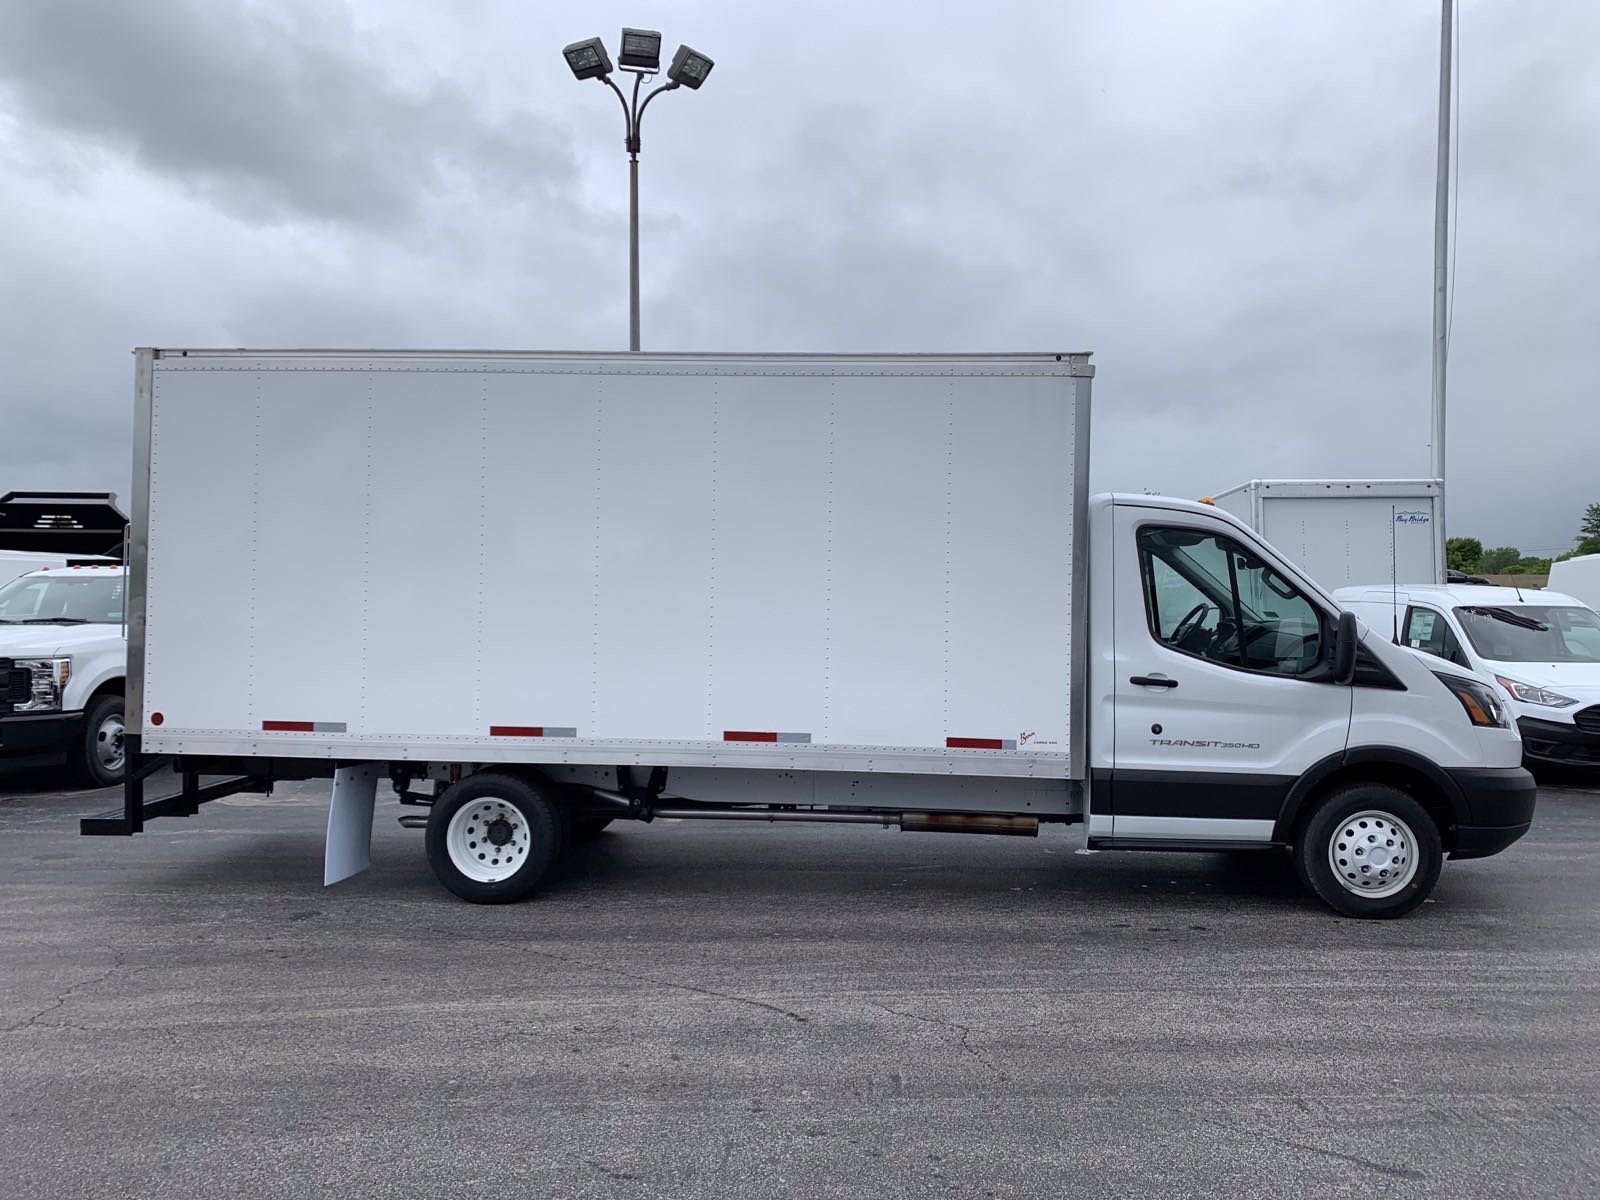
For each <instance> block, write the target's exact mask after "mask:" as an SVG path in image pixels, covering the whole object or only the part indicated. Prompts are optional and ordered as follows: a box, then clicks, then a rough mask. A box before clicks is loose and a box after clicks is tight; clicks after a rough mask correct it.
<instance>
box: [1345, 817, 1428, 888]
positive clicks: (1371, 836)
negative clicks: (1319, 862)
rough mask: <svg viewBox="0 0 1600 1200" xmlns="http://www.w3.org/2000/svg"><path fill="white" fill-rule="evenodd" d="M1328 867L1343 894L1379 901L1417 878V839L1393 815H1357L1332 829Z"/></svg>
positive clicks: (1402, 822) (1408, 828) (1407, 826)
mask: <svg viewBox="0 0 1600 1200" xmlns="http://www.w3.org/2000/svg"><path fill="white" fill-rule="evenodd" d="M1328 866H1330V867H1331V868H1333V877H1334V878H1335V879H1337V880H1338V881H1339V885H1340V886H1341V887H1342V888H1344V890H1345V891H1347V892H1351V893H1353V894H1355V895H1357V896H1366V897H1367V898H1368V899H1372V900H1382V899H1383V898H1384V897H1385V896H1392V895H1394V894H1395V893H1396V892H1399V891H1402V890H1404V888H1405V887H1406V886H1407V885H1408V884H1410V882H1411V881H1412V880H1413V879H1415V878H1416V875H1417V838H1416V835H1415V834H1414V833H1412V832H1411V826H1409V825H1407V824H1406V823H1405V822H1404V821H1402V820H1401V819H1400V818H1399V817H1397V816H1395V815H1394V814H1393V813H1386V812H1382V811H1380V810H1378V809H1368V810H1366V811H1365V812H1358V813H1355V814H1354V815H1352V816H1348V817H1346V818H1345V819H1344V820H1342V821H1340V822H1339V824H1338V825H1336V826H1334V830H1333V834H1332V836H1331V837H1329V838H1328Z"/></svg>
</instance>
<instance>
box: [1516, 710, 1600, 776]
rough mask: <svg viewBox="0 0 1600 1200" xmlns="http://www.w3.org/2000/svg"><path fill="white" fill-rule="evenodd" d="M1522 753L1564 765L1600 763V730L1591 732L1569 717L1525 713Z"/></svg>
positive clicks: (1520, 729)
mask: <svg viewBox="0 0 1600 1200" xmlns="http://www.w3.org/2000/svg"><path fill="white" fill-rule="evenodd" d="M1517 731H1518V732H1519V733H1521V734H1522V755H1523V757H1524V758H1526V759H1529V760H1531V761H1533V762H1541V763H1549V764H1551V765H1552V766H1563V767H1600V733H1588V732H1585V731H1584V730H1582V729H1579V728H1578V727H1577V726H1576V725H1573V724H1570V723H1568V722H1565V721H1541V720H1539V718H1538V717H1521V718H1519V719H1518V721H1517Z"/></svg>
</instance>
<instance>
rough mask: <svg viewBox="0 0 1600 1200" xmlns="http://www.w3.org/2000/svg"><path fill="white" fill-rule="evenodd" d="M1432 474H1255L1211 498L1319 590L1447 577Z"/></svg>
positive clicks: (1437, 491)
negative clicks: (1313, 476) (1375, 581)
mask: <svg viewBox="0 0 1600 1200" xmlns="http://www.w3.org/2000/svg"><path fill="white" fill-rule="evenodd" d="M1441 493H1442V489H1441V488H1440V485H1439V481H1438V480H1437V479H1252V480H1251V481H1250V482H1249V483H1242V484H1240V485H1239V486H1238V487H1235V488H1229V489H1228V490H1227V491H1225V492H1218V493H1217V494H1216V495H1215V496H1213V497H1211V498H1210V501H1211V503H1213V504H1215V505H1216V506H1217V507H1218V508H1221V509H1224V510H1226V511H1227V512H1230V513H1232V514H1233V515H1234V516H1236V517H1238V518H1239V519H1240V520H1241V521H1243V522H1244V523H1245V524H1246V525H1248V526H1250V528H1251V529H1254V530H1255V531H1256V532H1257V533H1259V534H1260V535H1261V536H1262V537H1264V538H1266V539H1267V541H1269V542H1271V543H1272V544H1273V545H1274V546H1275V547H1277V548H1278V549H1279V550H1281V551H1282V552H1283V553H1284V554H1285V555H1287V556H1288V557H1289V559H1290V560H1291V561H1293V563H1294V564H1295V565H1296V566H1297V567H1299V568H1300V569H1301V570H1302V571H1304V572H1305V573H1306V574H1308V575H1310V576H1311V578H1313V579H1315V580H1316V581H1317V582H1318V583H1320V584H1322V585H1323V586H1324V587H1329V588H1337V587H1344V586H1346V585H1348V584H1355V583H1364V582H1366V581H1367V580H1371V579H1415V580H1419V581H1426V582H1432V583H1442V582H1444V542H1443V540H1442V538H1441V537H1440V536H1439V535H1440V524H1439V522H1440V519H1441V514H1440V513H1439V511H1438V508H1439V497H1440V495H1441Z"/></svg>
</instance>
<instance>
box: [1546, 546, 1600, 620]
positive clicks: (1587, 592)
mask: <svg viewBox="0 0 1600 1200" xmlns="http://www.w3.org/2000/svg"><path fill="white" fill-rule="evenodd" d="M1549 586H1550V590H1551V591H1554V592H1562V593H1564V594H1566V595H1568V596H1571V597H1573V598H1574V599H1576V600H1577V601H1578V603H1580V604H1586V605H1588V606H1589V607H1590V608H1593V609H1600V554H1581V555H1579V556H1578V557H1577V558H1567V559H1563V560H1562V561H1560V562H1556V563H1551V564H1550V583H1549Z"/></svg>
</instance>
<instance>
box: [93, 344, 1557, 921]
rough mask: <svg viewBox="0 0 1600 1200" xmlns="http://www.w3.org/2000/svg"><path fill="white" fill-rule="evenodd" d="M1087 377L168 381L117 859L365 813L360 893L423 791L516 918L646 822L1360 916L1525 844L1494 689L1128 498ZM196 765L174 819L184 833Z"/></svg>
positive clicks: (1184, 514) (165, 360)
mask: <svg viewBox="0 0 1600 1200" xmlns="http://www.w3.org/2000/svg"><path fill="white" fill-rule="evenodd" d="M1093 373H1094V372H1093V368H1092V367H1091V365H1090V363H1089V358H1088V355H1086V354H1016V355H774V354H762V355H713V354H538V353H452V352H436V353H425V352H412V353H406V352H390V351H384V352H378V351H351V352H338V351H313V352H272V351H243V350H236V351H208V350H142V351H140V352H139V353H138V357H137V373H136V381H137V384H136V417H135V471H134V474H135V490H136V506H135V516H134V525H133V528H134V531H135V537H134V539H133V542H132V559H131V571H132V578H131V585H130V592H129V607H130V613H129V628H130V639H131V640H130V648H129V649H130V662H129V667H130V671H129V677H130V684H129V688H130V690H129V697H128V700H129V716H128V719H129V729H130V734H129V743H130V746H131V747H132V749H133V751H134V753H133V757H132V758H131V760H130V761H131V763H132V765H133V767H134V769H131V770H130V771H129V775H128V779H129V782H128V786H127V790H126V797H125V802H124V805H123V808H122V809H121V810H120V811H118V812H116V813H113V814H109V815H107V816H104V817H98V818H89V819H86V820H85V821H84V822H83V830H84V832H85V833H90V834H127V833H133V832H136V831H138V830H139V829H141V828H143V824H144V822H145V821H146V820H147V819H149V818H151V817H154V816H161V815H172V814H186V813H193V812H195V811H197V809H198V806H199V805H200V804H202V803H205V802H206V801H208V800H210V799H214V798H216V797H218V796H221V795H226V794H229V793H230V792H235V791H241V790H253V791H264V790H268V789H270V787H271V786H272V784H273V782H274V781H276V780H281V779H303V778H308V777H314V776H332V777H333V779H334V786H333V803H332V808H331V811H330V814H329V826H328V829H329V834H328V850H327V863H326V868H325V879H326V880H328V881H330V882H331V881H333V880H336V879H339V878H343V877H345V876H346V875H348V874H350V873H353V872H354V871H356V870H360V869H361V868H362V867H364V866H365V865H366V863H367V855H368V841H369V838H370V831H371V822H372V816H373V806H374V801H375V796H376V790H377V788H378V786H379V784H380V782H381V781H388V782H389V783H390V784H391V785H392V786H393V787H394V788H395V790H396V791H397V792H398V793H399V795H400V798H401V799H402V801H403V802H405V803H408V804H412V805H415V806H417V807H419V808H421V809H424V810H425V811H426V816H424V815H423V814H422V813H421V812H419V813H417V814H415V815H414V816H413V817H411V818H410V820H409V821H407V823H411V824H420V825H423V826H425V827H426V838H425V840H426V848H427V854H428V857H429V859H430V861H431V863H432V865H433V868H434V870H435V872H436V873H437V875H438V877H439V879H440V880H441V881H442V882H443V883H444V884H445V886H447V887H448V888H450V889H451V890H452V891H454V892H455V893H456V894H457V895H460V896H462V897H465V898H466V899H469V900H473V901H479V902H491V903H492V902H501V901H507V900H515V899H518V898H521V897H523V896H526V895H528V894H529V892H530V891H532V890H533V889H534V887H535V886H536V885H537V884H538V883H539V881H540V880H541V879H542V878H543V876H544V875H545V873H546V871H547V870H548V869H549V867H550V865H551V863H552V861H553V860H554V859H555V857H556V856H557V855H558V854H559V853H560V851H561V848H562V846H563V845H564V844H565V843H566V841H567V840H568V839H569V838H571V837H576V836H591V835H593V834H594V833H595V832H597V831H598V830H599V829H601V828H603V827H604V826H605V825H606V824H608V823H610V822H611V821H613V820H618V819H623V820H632V821H640V822H648V821H650V820H652V819H653V818H656V817H665V816H671V817H676V818H688V819H717V820H735V821H760V822H776V821H831V822H844V823H854V824H863V825H875V826H880V827H898V828H900V829H902V830H919V831H947V832H968V833H1009V834H1035V833H1037V832H1038V830H1039V828H1040V827H1041V826H1042V825H1048V824H1061V825H1068V824H1077V825H1081V826H1082V827H1083V828H1084V829H1085V831H1086V835H1087V843H1088V845H1089V846H1092V847H1104V848H1108V849H1111V848H1115V849H1140V850H1246V849H1248V850H1262V849H1270V848H1273V847H1286V848H1289V849H1290V850H1292V852H1293V854H1294V857H1295V861H1296V863H1297V864H1298V867H1299V871H1300V874H1301V877H1302V878H1303V879H1304V880H1305V882H1306V883H1307V884H1308V885H1309V887H1310V888H1311V889H1312V890H1313V891H1314V892H1315V893H1316V894H1317V895H1318V896H1320V897H1321V898H1322V899H1323V900H1325V901H1326V902H1327V903H1328V904H1330V905H1332V906H1333V907H1334V908H1335V909H1337V910H1339V911H1341V912H1344V913H1349V914H1353V915H1358V916H1392V915H1395V914H1398V913H1401V912H1405V911H1407V910H1409V909H1411V908H1413V907H1414V906H1416V905H1417V904H1420V903H1421V901H1422V900H1423V898H1424V897H1426V896H1427V895H1428V893H1429V891H1430V890H1431V889H1432V888H1433V886H1434V883H1435V880H1436V879H1437V877H1438V874H1439V870H1440V866H1441V863H1442V860H1443V859H1444V857H1445V856H1447V855H1448V856H1452V857H1455V858H1473V857H1480V856H1483V855H1488V854H1494V853H1496V852H1498V851H1500V850H1503V849H1504V848H1505V847H1507V846H1509V845H1510V844H1511V843H1513V842H1514V841H1516V839H1517V838H1518V837H1520V836H1521V835H1522V834H1523V833H1524V832H1525V831H1526V830H1527V828H1528V826H1529V823H1530V822H1531V820H1532V815H1533V805H1534V788H1533V782H1532V779H1531V777H1530V776H1529V775H1528V774H1527V772H1526V771H1524V770H1522V769H1521V767H1520V766H1519V763H1520V761H1521V743H1520V741H1519V740H1518V737H1517V733H1516V730H1515V729H1513V728H1511V727H1510V724H1509V722H1508V720H1507V717H1506V712H1505V708H1504V706H1503V705H1502V704H1501V702H1500V699H1499V697H1498V695H1497V694H1496V692H1495V691H1494V688H1493V686H1492V685H1490V684H1489V683H1487V682H1486V681H1484V680H1480V679H1478V678H1476V677H1475V676H1474V675H1473V674H1472V673H1471V672H1470V671H1469V670H1467V669H1464V668H1460V667H1454V666H1450V665H1447V664H1444V663H1440V662H1438V661H1437V660H1434V659H1431V658H1428V657H1426V656H1424V655H1422V654H1419V653H1416V652H1413V651H1411V650H1407V649H1403V648H1401V647H1398V646H1395V645H1391V644H1390V643H1389V642H1388V640H1387V636H1386V635H1384V636H1379V635H1368V636H1366V637H1364V638H1363V636H1362V635H1361V633H1360V632H1359V626H1358V623H1357V621H1356V619H1355V617H1354V616H1352V615H1349V614H1341V613H1340V611H1339V608H1338V606H1337V604H1335V602H1334V600H1333V598H1332V597H1331V596H1330V595H1329V594H1328V593H1327V592H1325V591H1324V590H1323V589H1322V588H1321V587H1319V586H1318V585H1317V584H1316V583H1315V582H1313V581H1312V580H1311V579H1308V578H1307V577H1305V576H1304V575H1303V574H1301V572H1299V571H1298V570H1297V569H1296V568H1295V567H1294V566H1293V565H1291V563H1290V562H1289V561H1288V560H1287V559H1285V558H1284V557H1283V556H1282V555H1281V554H1279V553H1278V551H1277V550H1275V549H1274V548H1273V547H1271V546H1270V545H1268V544H1267V542H1266V541H1264V540H1263V539H1262V538H1261V537H1259V536H1258V535H1257V534H1256V533H1254V532H1253V531H1252V530H1251V529H1249V528H1248V527H1247V526H1246V525H1244V524H1243V523H1242V522H1240V521H1238V520H1236V519H1235V518H1234V517H1232V516H1230V515H1228V514H1227V513H1225V512H1222V511H1220V510H1219V509H1217V508H1214V507H1210V506H1207V505H1202V504H1197V503H1192V502H1188V501H1182V500H1167V499H1160V498H1154V497H1149V496H1125V495H1115V496H1114V495H1103V496H1097V497H1094V498H1092V499H1091V498H1090V496H1089V495H1088V488H1087V480H1088V457H1089V395H1090V385H1091V382H1092V377H1093ZM400 467H405V468H407V469H397V468H400ZM419 472H420V473H421V477H423V478H426V479H427V480H428V486H426V487H419V486H418V484H417V479H418V478H419ZM421 566H425V567H426V568H427V570H426V571H425V572H423V571H419V567H421ZM332 580H337V581H338V582H337V585H333V584H330V583H329V581H332ZM160 758H169V759H170V760H171V762H172V765H173V766H174V768H175V769H176V770H177V772H178V773H179V775H180V777H181V779H182V781H183V786H182V790H181V791H180V792H178V793H176V794H171V795H165V796H161V797H159V798H153V799H149V800H147V799H146V798H145V795H144V788H145V779H146V774H147V772H148V771H150V770H153V769H154V767H155V766H156V765H158V762H159V759H160ZM153 760H155V761H153ZM223 774H225V775H227V776H228V778H226V779H223V780H221V781H219V782H204V780H205V779H206V777H207V776H217V775H223ZM403 820H404V819H403Z"/></svg>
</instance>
